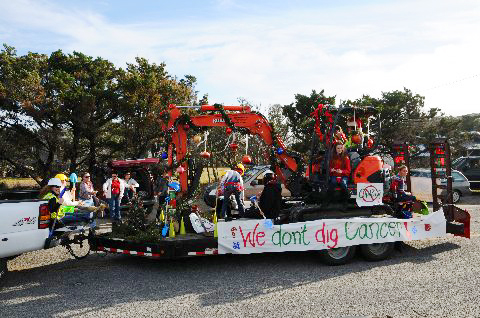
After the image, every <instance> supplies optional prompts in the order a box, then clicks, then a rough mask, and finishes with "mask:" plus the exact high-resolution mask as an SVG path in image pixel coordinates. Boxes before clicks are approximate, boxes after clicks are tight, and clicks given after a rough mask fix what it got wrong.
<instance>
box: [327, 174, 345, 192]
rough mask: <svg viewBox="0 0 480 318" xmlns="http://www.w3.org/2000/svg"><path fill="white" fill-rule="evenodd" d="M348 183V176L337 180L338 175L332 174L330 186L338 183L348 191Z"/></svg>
mask: <svg viewBox="0 0 480 318" xmlns="http://www.w3.org/2000/svg"><path fill="white" fill-rule="evenodd" d="M347 183H348V177H342V179H341V181H340V182H337V177H335V176H330V186H333V187H335V186H336V185H337V184H338V185H339V186H340V187H342V188H343V189H344V190H345V191H348V187H347Z"/></svg>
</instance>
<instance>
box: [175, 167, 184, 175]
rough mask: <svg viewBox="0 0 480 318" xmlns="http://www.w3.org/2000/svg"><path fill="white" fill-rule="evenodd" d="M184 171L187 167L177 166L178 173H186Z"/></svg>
mask: <svg viewBox="0 0 480 318" xmlns="http://www.w3.org/2000/svg"><path fill="white" fill-rule="evenodd" d="M184 172H185V168H184V167H182V166H179V167H178V168H177V173H178V174H182V173H184Z"/></svg>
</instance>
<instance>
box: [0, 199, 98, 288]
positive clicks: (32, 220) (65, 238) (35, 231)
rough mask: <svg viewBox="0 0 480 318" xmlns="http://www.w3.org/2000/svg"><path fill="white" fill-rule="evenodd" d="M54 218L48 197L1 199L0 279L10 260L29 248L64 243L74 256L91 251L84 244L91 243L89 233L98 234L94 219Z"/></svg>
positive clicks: (35, 248)
mask: <svg viewBox="0 0 480 318" xmlns="http://www.w3.org/2000/svg"><path fill="white" fill-rule="evenodd" d="M52 222H53V221H52V220H51V219H50V211H49V210H48V203H47V201H46V200H35V199H34V200H3V201H0V279H1V278H2V277H4V276H5V274H6V273H7V261H8V260H9V259H12V258H14V257H16V256H18V255H20V254H23V253H26V252H31V251H36V250H41V249H46V248H51V247H54V246H57V245H59V244H61V245H63V246H65V247H66V248H67V250H68V251H69V252H70V254H71V255H72V256H74V257H75V258H83V257H86V256H87V255H88V253H90V247H89V246H88V248H86V247H84V245H85V246H87V245H88V244H86V242H87V240H88V237H87V233H88V235H94V234H95V229H94V222H93V219H92V220H91V221H90V222H89V223H86V222H85V221H78V222H74V223H68V224H63V223H60V224H59V223H55V222H53V224H51V223H52ZM53 225H56V226H54V229H55V230H54V231H53V233H52V235H50V230H51V228H52V226H53Z"/></svg>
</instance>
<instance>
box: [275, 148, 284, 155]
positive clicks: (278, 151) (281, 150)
mask: <svg viewBox="0 0 480 318" xmlns="http://www.w3.org/2000/svg"><path fill="white" fill-rule="evenodd" d="M284 151H285V150H283V148H278V149H277V154H279V155H281V154H283V152H284Z"/></svg>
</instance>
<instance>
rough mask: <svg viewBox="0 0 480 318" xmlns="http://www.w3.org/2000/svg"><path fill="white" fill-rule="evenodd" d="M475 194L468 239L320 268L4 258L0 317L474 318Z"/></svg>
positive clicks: (478, 248) (219, 259)
mask: <svg viewBox="0 0 480 318" xmlns="http://www.w3.org/2000/svg"><path fill="white" fill-rule="evenodd" d="M479 202H480V196H476V197H474V198H471V199H469V200H466V201H465V203H467V204H470V205H464V206H463V208H466V209H468V210H469V211H470V212H471V214H472V217H473V222H472V230H473V237H472V239H471V240H467V239H462V238H454V237H448V238H443V239H435V240H431V241H425V242H412V243H409V245H408V246H407V248H406V249H405V250H404V251H403V252H399V251H396V252H395V255H394V257H393V258H392V259H390V260H387V261H383V262H380V263H368V262H365V261H364V260H362V259H360V258H356V259H354V261H353V262H352V263H351V264H348V265H345V266H340V267H328V266H325V265H322V264H320V263H319V261H318V259H317V257H316V254H315V253H313V252H311V253H280V254H269V255H245V256H215V257H201V258H190V259H183V260H174V261H155V260H150V259H144V258H136V257H127V256H119V255H108V256H100V255H92V256H90V257H88V258H87V259H85V260H81V261H76V260H72V259H69V257H68V255H67V254H65V253H63V252H61V251H60V250H59V249H58V248H57V249H53V250H49V251H40V252H34V253H28V254H26V255H24V256H21V257H19V258H17V259H15V260H13V261H10V262H9V268H10V270H11V271H12V272H11V273H10V274H9V276H8V277H7V279H6V280H5V281H4V287H3V288H1V289H0V317H114V316H120V317H131V316H136V317H170V316H172V317H173V316H175V317H259V316H263V317H291V316H292V317H365V316H366V317H480V305H479V304H480V266H479V264H480V239H479V233H480V223H479V220H480V205H473V204H478V203H479Z"/></svg>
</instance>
